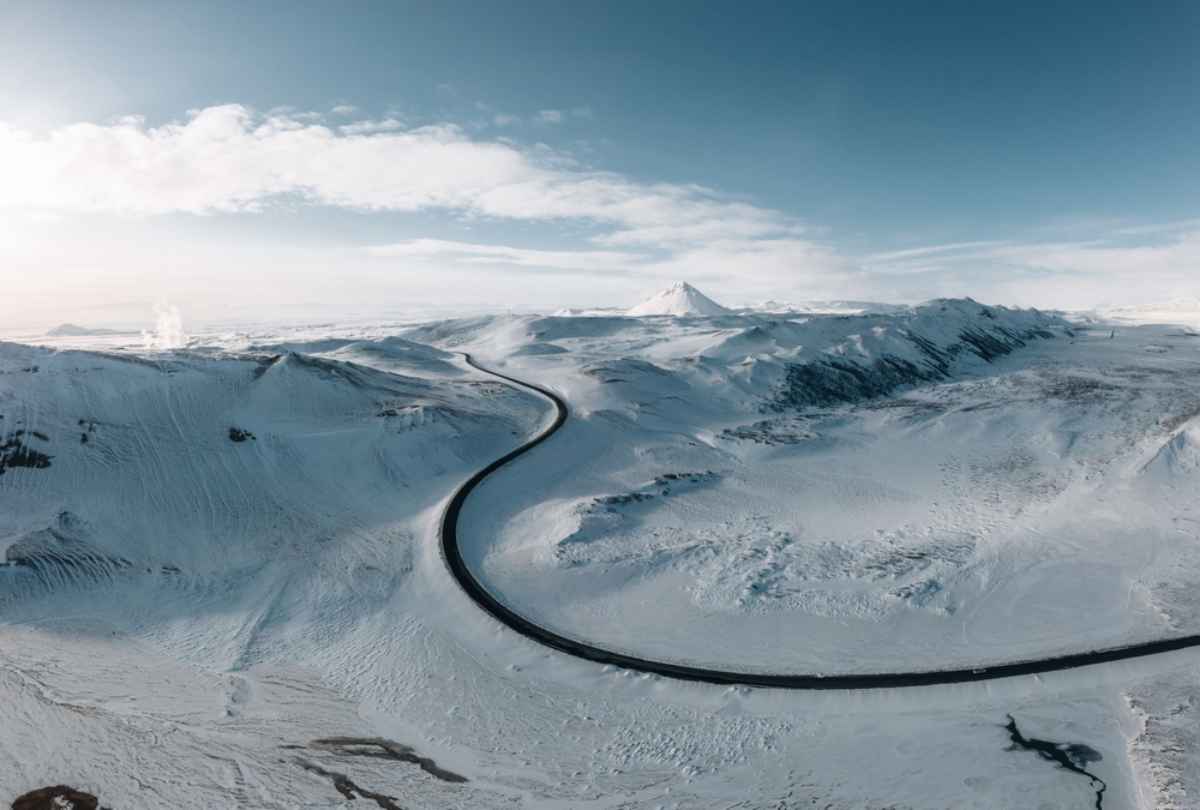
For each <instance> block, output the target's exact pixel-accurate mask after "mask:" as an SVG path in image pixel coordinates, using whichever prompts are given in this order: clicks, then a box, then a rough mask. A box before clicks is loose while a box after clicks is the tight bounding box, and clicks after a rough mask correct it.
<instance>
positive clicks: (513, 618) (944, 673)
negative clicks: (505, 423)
mask: <svg viewBox="0 0 1200 810" xmlns="http://www.w3.org/2000/svg"><path fill="white" fill-rule="evenodd" d="M463 357H464V358H465V360H466V362H467V364H468V365H470V366H471V367H473V368H475V369H478V370H479V371H482V372H484V373H485V374H490V375H492V376H493V377H498V378H500V379H502V380H505V381H506V382H509V383H511V384H512V385H515V386H518V387H520V388H525V389H528V390H530V391H534V392H536V393H538V394H540V395H542V396H543V397H545V398H546V399H548V400H549V401H550V402H551V403H553V405H554V409H555V417H554V421H553V422H551V423H550V424H549V425H548V426H547V427H546V428H545V429H544V430H542V431H541V432H540V433H538V434H537V435H536V436H534V437H533V438H532V439H530V440H529V441H527V442H525V443H524V444H522V445H521V446H520V447H518V448H516V449H515V450H513V451H511V452H509V453H507V454H505V455H504V456H502V457H500V458H498V459H496V460H495V461H493V462H492V463H491V464H489V465H487V466H486V467H484V468H483V469H481V470H479V471H478V472H476V473H475V474H474V475H472V476H471V477H470V478H469V479H467V481H466V482H465V483H463V484H462V486H460V487H459V488H458V489H457V490H456V491H455V493H454V495H453V496H452V497H451V498H450V503H449V505H447V507H446V512H445V514H444V515H443V516H442V527H441V542H442V553H443V556H444V557H445V560H446V565H447V567H448V568H449V569H450V573H451V574H452V575H453V576H454V578H455V579H456V580H457V581H458V584H459V585H460V586H461V587H462V589H463V590H464V591H466V593H467V596H469V597H470V598H471V599H472V600H473V601H474V602H475V603H476V604H477V605H479V606H480V607H481V608H483V609H484V610H485V611H487V612H488V613H490V614H491V615H492V616H493V617H495V618H496V619H497V620H499V621H500V622H501V623H503V624H504V625H506V626H508V627H509V628H510V629H512V630H515V631H517V632H518V633H520V634H521V635H523V636H525V637H526V638H530V639H532V640H534V641H536V642H538V643H539V644H543V645H545V646H547V647H551V648H553V649H555V650H558V651H559V652H563V653H566V654H567V655H573V656H575V657H576V658H584V659H587V660H588V661H594V662H596V663H598V664H608V665H612V666H615V667H621V668H623V669H631V670H636V671H639V672H648V673H652V674H654V675H660V676H662V677H664V678H675V679H678V680H685V681H700V682H703V683H713V684H724V685H739V686H758V687H768V688H773V689H808V690H814V689H895V688H899V687H906V686H937V685H942V684H952V683H971V682H974V681H991V680H996V679H999V678H1013V677H1016V676H1019V675H1039V674H1042V673H1045V672H1058V671H1060V670H1065V669H1075V668H1077V667H1086V666H1093V665H1095V664H1106V663H1111V662H1114V661H1127V660H1129V659H1132V658H1143V657H1145V656H1148V655H1159V654H1161V653H1167V652H1173V651H1176V650H1183V649H1187V648H1190V647H1200V635H1190V636H1178V637H1175V638H1166V639H1159V640H1157V641H1146V642H1142V643H1139V644H1129V645H1125V646H1121V647H1109V648H1106V649H1101V650H1088V651H1086V652H1077V653H1068V654H1065V655H1056V656H1050V657H1047V658H1034V659H1025V660H1020V661H1011V662H1003V663H995V664H983V665H980V666H977V667H971V668H960V669H930V670H918V671H915V672H869V673H846V674H829V675H822V674H817V673H797V674H788V673H766V672H741V671H738V670H728V669H710V668H708V667H696V666H688V665H686V664H677V663H672V662H670V661H656V660H653V659H650V658H642V657H639V656H635V655H628V654H626V653H621V652H616V651H614V650H606V649H604V648H603V647H597V646H596V645H594V644H589V643H587V642H585V641H579V640H576V639H573V638H567V637H566V636H563V635H560V634H558V633H556V632H554V631H553V630H550V629H547V628H545V627H542V626H541V625H539V624H537V623H536V622H534V621H532V620H530V619H528V618H526V617H524V616H522V615H520V614H519V613H517V612H515V611H513V610H512V609H511V608H509V607H507V606H506V605H504V604H503V603H501V602H500V601H499V600H498V599H497V598H496V597H495V596H493V595H492V594H491V593H489V592H488V590H487V589H486V588H484V587H483V585H482V584H481V583H480V582H479V580H478V579H476V577H475V575H474V574H473V573H471V570H470V569H469V568H468V567H467V564H466V562H465V561H464V560H463V557H462V553H461V552H460V551H459V548H458V521H459V516H460V514H461V513H462V508H463V504H464V503H465V502H466V500H467V498H468V497H469V496H470V495H471V493H472V492H473V491H474V490H475V488H476V487H477V486H479V485H480V484H481V483H482V482H483V481H484V479H486V478H487V477H488V476H489V475H491V474H492V473H494V472H495V471H496V470H498V469H500V468H501V467H503V466H504V465H506V464H508V463H509V462H510V461H513V460H514V459H516V458H518V457H520V456H522V455H524V454H525V453H528V452H529V451H530V450H532V449H533V448H535V447H537V446H538V445H539V444H541V443H542V442H544V441H546V439H548V438H550V437H551V436H552V435H553V434H554V433H555V432H556V431H557V430H558V429H559V428H560V427H562V426H563V424H564V423H565V422H566V421H567V416H568V410H567V403H566V402H564V401H563V399H562V397H560V396H558V395H557V394H555V393H554V392H553V391H549V390H547V389H545V388H542V387H541V386H539V385H535V384H533V383H529V382H526V381H524V380H518V379H516V378H515V377H509V376H507V375H505V374H501V373H499V372H497V371H493V370H491V369H488V368H485V367H483V366H481V365H479V364H478V363H476V362H475V361H474V360H473V359H472V358H471V355H469V354H464V355H463Z"/></svg>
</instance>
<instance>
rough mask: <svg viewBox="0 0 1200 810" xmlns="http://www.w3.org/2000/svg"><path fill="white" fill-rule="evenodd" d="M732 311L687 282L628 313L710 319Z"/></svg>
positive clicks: (657, 295) (636, 315)
mask: <svg viewBox="0 0 1200 810" xmlns="http://www.w3.org/2000/svg"><path fill="white" fill-rule="evenodd" d="M729 312H730V310H728V309H726V308H725V307H723V306H721V305H720V304H718V303H717V302H716V301H714V300H712V299H711V298H709V297H708V296H706V295H705V294H704V293H702V292H700V291H699V290H697V289H696V288H695V287H693V286H692V285H691V284H688V283H687V282H685V281H677V282H675V283H674V284H672V285H671V286H670V287H668V288H667V289H665V290H662V291H661V292H658V293H655V294H654V295H652V296H650V297H649V298H647V299H646V300H645V301H643V302H642V303H640V304H638V305H637V306H635V307H631V308H630V309H629V311H628V312H627V313H626V314H628V315H631V316H633V317H635V318H637V317H642V316H645V315H673V316H675V317H677V318H710V317H714V316H717V315H727V314H728V313H729Z"/></svg>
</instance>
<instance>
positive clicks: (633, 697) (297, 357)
mask: <svg viewBox="0 0 1200 810" xmlns="http://www.w3.org/2000/svg"><path fill="white" fill-rule="evenodd" d="M688 315H689V316H687V317H673V318H672V317H658V318H655V317H626V316H624V315H621V314H619V313H613V312H599V311H598V312H593V313H589V315H588V317H581V316H580V314H579V313H572V314H570V315H562V316H543V315H512V314H505V315H485V316H478V317H473V318H465V319H455V320H441V321H431V322H425V323H403V322H395V323H386V324H361V325H355V326H350V325H346V324H312V325H304V326H298V327H294V328H287V329H276V328H267V327H251V328H247V329H240V330H224V331H220V332H213V333H205V332H203V331H193V332H191V333H189V334H188V335H187V339H186V348H184V349H178V350H165V351H164V350H150V349H147V348H145V347H143V346H142V345H140V341H138V340H136V338H135V339H134V342H135V343H137V344H138V345H129V337H128V336H126V337H125V338H121V337H120V336H113V335H97V336H91V338H88V337H87V336H72V337H61V338H45V339H43V342H44V343H45V344H46V345H43V346H31V345H23V344H14V343H5V344H0V415H2V416H3V418H2V419H0V444H5V445H6V446H7V445H8V444H9V443H12V447H14V448H15V447H17V446H18V445H19V447H20V448H23V452H26V453H27V454H28V453H36V454H40V455H44V456H45V457H47V459H48V463H47V464H46V465H45V466H37V465H30V466H25V461H28V459H29V458H33V456H30V455H25V456H21V457H19V458H16V457H14V458H16V461H17V462H19V463H16V464H12V465H9V466H7V467H6V468H5V469H4V471H3V472H2V473H0V559H2V560H5V561H7V564H5V565H0V758H3V759H4V761H5V762H6V763H7V767H6V768H5V769H4V770H3V771H2V772H0V800H3V801H11V799H12V798H14V797H15V796H17V795H19V794H20V793H23V792H25V791H28V790H33V789H35V788H39V787H44V786H46V785H52V784H60V783H61V784H69V785H72V786H74V787H76V788H79V789H82V790H87V791H89V792H92V793H94V794H96V795H97V796H99V797H100V799H101V802H102V803H103V804H104V805H105V806H112V807H120V808H140V807H161V806H173V807H182V808H223V807H230V808H233V807H264V808H291V807H300V806H303V807H331V808H332V807H346V806H374V802H373V801H372V800H371V799H370V798H369V797H368V794H367V793H363V792H359V793H358V794H357V795H358V797H359V798H358V799H356V800H354V801H353V803H352V804H351V801H350V800H349V799H348V798H346V797H345V796H343V795H342V794H341V793H339V791H338V789H337V788H336V787H335V784H334V778H333V777H332V776H331V774H342V775H344V776H345V777H346V778H347V779H348V780H350V782H352V783H353V784H354V785H356V786H357V787H358V788H359V789H361V791H367V792H369V793H370V794H371V795H385V796H391V797H394V801H395V803H396V804H397V805H399V806H403V807H423V808H433V809H434V810H436V809H437V808H454V807H495V808H504V807H514V808H515V807H522V808H533V810H544V809H546V808H577V807H582V808H615V807H630V808H656V807H664V808H710V807H737V806H744V807H777V806H782V807H792V806H810V805H814V804H815V806H820V807H833V808H862V807H890V806H895V807H922V808H924V807H956V808H958V807H968V808H969V807H975V808H1007V807H1014V806H1017V807H1043V806H1044V807H1064V808H1065V807H1092V806H1094V801H1095V795H1096V792H1095V786H1094V785H1092V784H1090V783H1089V781H1088V780H1087V779H1086V778H1083V777H1081V776H1079V775H1078V774H1076V773H1072V772H1070V771H1068V770H1065V769H1063V768H1060V767H1057V766H1056V765H1055V764H1054V763H1052V762H1048V761H1046V760H1043V759H1041V758H1039V756H1038V755H1037V754H1036V753H1034V752H1031V751H1023V750H1008V748H1009V743H1010V735H1009V732H1008V731H1006V729H1005V725H1006V723H1007V722H1008V716H1009V715H1011V716H1012V717H1013V719H1014V720H1015V721H1016V722H1017V723H1018V724H1019V728H1020V732H1021V734H1023V735H1024V737H1026V738H1039V739H1043V740H1052V741H1060V742H1062V743H1063V744H1075V745H1083V746H1087V747H1088V748H1090V749H1094V750H1095V752H1097V753H1098V754H1099V755H1100V757H1102V758H1101V759H1099V760H1095V761H1090V762H1089V763H1088V765H1087V768H1088V770H1089V772H1092V773H1095V774H1096V775H1097V776H1099V777H1100V778H1102V779H1103V780H1104V781H1105V783H1106V784H1107V785H1108V788H1107V791H1106V793H1105V794H1104V807H1106V808H1110V809H1111V808H1120V807H1143V808H1149V807H1155V806H1158V807H1180V808H1182V807H1190V806H1194V805H1195V803H1196V798H1195V797H1196V793H1197V791H1198V790H1200V787H1197V785H1198V784H1200V760H1198V759H1197V753H1196V747H1195V741H1194V739H1193V737H1194V735H1193V734H1192V732H1191V729H1192V728H1193V727H1194V725H1195V722H1194V720H1195V717H1194V715H1195V711H1194V705H1195V703H1196V697H1195V696H1196V694H1197V684H1196V680H1195V676H1194V672H1195V668H1196V663H1197V653H1195V652H1179V653H1172V654H1168V655H1162V656H1156V657H1154V658H1148V659H1140V660H1138V661H1130V662H1125V663H1121V664H1113V665H1105V666H1100V667H1092V668H1088V669H1084V670H1078V671H1071V672H1062V673H1055V674H1052V675H1046V676H1042V677H1038V678H1017V679H1011V680H1004V681H996V682H991V683H988V684H978V685H964V686H961V687H950V688H937V689H932V688H931V689H925V688H922V689H911V690H883V691H879V692H869V693H868V692H862V693H838V692H833V693H828V694H825V693H823V694H803V693H785V692H776V691H771V690H752V689H743V688H720V687H711V686H705V685H699V684H683V683H677V682H672V681H667V680H664V679H660V678H656V677H651V676H645V675H640V674H637V673H631V672H626V671H621V670H614V669H612V668H605V667H598V666H595V665H593V664H590V663H588V662H584V661H578V660H574V659H570V658H567V657H565V656H563V655H560V654H558V653H555V652H552V651H549V650H546V649H543V648H540V647H538V646H537V645H535V644H533V643H532V642H529V641H527V640H525V639H523V638H520V637H516V636H514V634H512V633H510V632H508V631H506V630H505V629H503V628H502V627H500V626H499V625H497V624H496V623H495V622H494V621H492V620H491V619H489V618H488V617H487V616H485V615H482V614H481V612H480V611H479V610H478V609H477V608H476V606H475V605H474V604H473V603H471V602H470V601H469V600H468V599H467V598H466V597H465V596H464V595H463V594H462V593H461V592H460V591H459V589H458V588H457V586H456V585H455V584H454V582H453V581H452V580H451V579H450V577H449V576H448V574H447V572H446V571H445V568H444V565H443V563H442V560H441V558H440V555H439V552H438V546H437V538H436V527H437V524H438V520H439V517H440V511H441V507H442V505H443V504H444V502H445V499H446V498H447V497H448V495H449V493H450V492H451V491H452V490H453V488H454V487H455V485H457V484H458V483H459V482H460V481H462V480H463V479H464V478H465V477H466V476H467V475H469V474H470V472H471V471H473V470H474V469H477V468H478V467H480V466H482V465H483V464H485V463H486V462H487V461H489V460H491V459H492V458H494V457H496V456H498V455H500V454H502V453H503V452H505V451H507V450H508V449H510V448H511V447H513V446H514V445H515V444H517V443H518V442H519V441H520V440H521V438H522V437H524V436H527V435H530V434H531V433H533V432H534V431H535V430H537V429H538V428H539V426H541V425H544V424H545V422H546V420H547V419H548V418H549V416H550V414H549V413H548V410H547V407H546V404H545V402H543V401H542V400H541V399H540V398H538V397H535V396H532V395H530V394H528V393H523V392H520V391H517V390H515V389H513V388H512V387H510V386H507V385H504V384H502V383H500V382H498V381H497V380H495V379H494V378H491V377H488V376H486V375H483V374H480V373H477V372H475V371H474V370H472V369H470V368H468V367H467V366H465V365H464V364H463V362H462V361H461V358H460V357H459V356H458V355H457V354H456V352H463V351H469V352H471V353H472V354H473V355H474V356H476V357H477V359H478V360H479V361H480V362H483V363H484V364H485V365H491V366H493V367H495V368H497V369H498V370H501V371H503V372H504V373H506V374H512V375H514V376H517V377H520V378H525V379H529V380H531V381H536V382H539V383H540V384H544V385H548V386H550V387H552V388H554V389H555V390H557V391H559V392H560V393H561V394H562V395H563V396H564V397H565V398H566V399H567V401H568V402H569V404H570V406H571V410H572V413H571V419H570V420H569V421H568V422H567V424H566V426H565V427H564V428H563V429H562V430H561V431H560V432H559V433H558V434H556V435H555V436H554V437H552V438H551V439H550V440H548V441H547V442H545V443H544V444H543V445H541V446H539V447H538V448H537V449H535V450H534V451H532V452H531V453H530V454H528V455H527V456H525V457H522V458H521V459H520V460H519V461H517V462H515V463H514V464H513V465H512V466H511V467H509V468H506V469H505V470H503V471H501V472H500V473H497V474H496V475H495V476H493V477H491V478H489V479H488V480H487V481H486V482H485V483H484V484H483V485H482V486H481V487H480V489H479V490H478V491H477V492H476V493H475V494H474V495H472V498H471V500H469V501H468V503H467V505H466V508H465V509H464V513H463V523H462V525H461V527H460V539H461V540H462V542H463V544H464V547H463V551H464V554H465V556H466V558H467V560H468V562H469V563H470V564H471V565H472V567H473V569H474V570H475V571H476V572H478V574H479V575H480V576H481V577H482V578H483V580H484V582H485V584H486V586H487V587H488V588H490V589H491V590H493V591H494V592H495V593H497V594H498V595H500V596H502V597H503V599H504V600H505V601H506V603H508V604H510V605H512V606H513V607H514V608H516V609H518V610H519V611H521V612H522V613H524V614H526V615H528V616H530V617H533V618H535V619H537V620H538V621H539V622H544V623H546V624H547V625H549V626H551V627H553V628H555V629H558V630H560V631H561V632H564V633H566V634H568V635H574V636H580V637H583V638H587V639H589V640H593V641H596V642H598V643H604V644H608V645H610V646H613V647H616V648H620V649H623V650H628V651H632V652H636V653H642V654H653V655H654V656H657V657H662V658H668V659H677V660H683V661H695V662H704V663H719V664H721V665H724V666H727V667H730V668H744V669H747V670H763V669H772V668H780V667H782V668H786V669H789V670H794V671H824V672H835V671H837V672H844V671H866V670H878V669H895V668H931V667H935V666H939V665H948V664H952V663H956V662H958V663H965V664H967V665H971V664H974V663H981V662H991V661H996V660H1001V659H1010V658H1014V657H1022V656H1026V655H1040V654H1047V653H1053V652H1061V651H1065V650H1081V649H1088V648H1091V647H1094V646H1105V645H1109V644H1114V643H1120V642H1122V641H1127V640H1140V639H1146V638H1150V637H1159V636H1164V635H1170V634H1174V633H1182V632H1195V627H1196V626H1197V624H1198V623H1200V599H1197V598H1196V596H1195V593H1194V591H1195V587H1194V583H1195V582H1196V578H1197V574H1198V573H1200V554H1198V553H1197V552H1196V551H1195V550H1194V546H1195V539H1196V526H1197V525H1198V524H1197V521H1198V520H1200V516H1198V515H1197V514H1196V507H1195V505H1194V500H1195V498H1194V493H1195V487H1196V476H1197V474H1198V471H1200V342H1197V341H1196V339H1195V338H1193V337H1189V336H1188V333H1187V332H1186V331H1184V330H1181V329H1180V328H1179V327H1178V326H1175V325H1165V326H1164V325H1154V324H1146V325H1137V324H1133V323H1131V322H1123V323H1121V324H1118V325H1116V326H1114V325H1113V324H1111V323H1109V322H1103V323H1100V322H1098V321H1093V322H1091V323H1082V324H1080V323H1079V322H1077V321H1068V320H1064V319H1063V318H1061V317H1058V316H1057V315H1055V314H1053V313H1042V312H1037V311H1032V310H1014V309H1005V308H1003V307H989V306H985V305H983V304H980V303H977V302H974V301H970V300H939V301H933V302H929V303H927V304H924V305H921V306H916V307H908V306H897V307H870V308H863V309H862V311H860V312H857V313H855V314H847V313H846V312H842V311H839V312H836V313H835V314H823V313H821V312H818V311H815V310H810V311H807V312H805V313H798V312H797V310H795V309H792V308H788V309H787V310H786V311H778V312H776V311H771V312H765V311H759V310H742V311H739V312H729V311H722V312H720V313H716V314H707V315H705V316H702V317H701V316H695V313H688ZM1114 330H1115V331H1114ZM89 339H90V340H91V343H90V345H89V344H88V343H87V341H88V340H89ZM232 429H236V431H237V433H234V432H233V430H232ZM18 432H19V435H18ZM235 436H237V437H239V438H237V439H235V438H234V437H235ZM43 437H44V438H43ZM4 452H5V453H11V452H12V450H11V448H10V450H6V451H4ZM5 457H6V458H7V457H8V456H5ZM331 738H352V739H356V740H367V741H370V740H377V739H379V738H383V739H385V740H387V741H389V742H388V745H391V746H393V749H395V750H400V749H398V748H396V746H408V747H411V748H412V749H413V750H414V751H415V755H416V756H419V757H428V758H431V759H432V760H433V761H434V762H435V763H436V766H437V768H440V769H444V770H447V771H451V772H453V773H456V774H461V775H463V776H464V777H466V778H467V780H468V781H467V782H453V781H445V780H443V779H441V778H438V777H437V776H436V775H434V774H432V773H431V772H429V771H428V770H426V769H423V768H422V767H420V766H419V765H417V764H414V763H413V762H411V761H404V760H396V759H389V758H386V757H384V756H375V755H371V754H370V753H367V754H364V753H362V751H361V749H362V748H363V746H358V748H355V747H354V746H348V745H345V744H341V743H336V742H330V739H331ZM372 746H374V747H372ZM366 748H367V749H368V751H369V752H379V751H386V750H393V749H385V748H382V747H379V745H377V744H374V743H370V744H367V745H366ZM1079 750H1083V749H1079ZM863 762H870V763H871V768H869V769H864V768H863V767H862V763H863Z"/></svg>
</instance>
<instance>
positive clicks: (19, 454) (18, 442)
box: [0, 430, 53, 475]
mask: <svg viewBox="0 0 1200 810" xmlns="http://www.w3.org/2000/svg"><path fill="white" fill-rule="evenodd" d="M34 435H35V436H36V437H37V438H39V439H41V440H42V441H50V438H49V437H48V436H46V434H44V433H36V432H35V433H34ZM24 436H25V431H23V430H18V431H16V432H15V433H11V434H9V435H7V436H5V437H4V438H3V439H0V475H4V471H5V470H7V469H9V468H10V467H27V468H29V469H33V470H44V469H46V468H47V467H49V466H50V459H51V458H53V456H49V455H47V454H45V453H43V452H41V451H40V450H35V449H34V448H32V447H30V446H29V445H27V444H25V442H24Z"/></svg>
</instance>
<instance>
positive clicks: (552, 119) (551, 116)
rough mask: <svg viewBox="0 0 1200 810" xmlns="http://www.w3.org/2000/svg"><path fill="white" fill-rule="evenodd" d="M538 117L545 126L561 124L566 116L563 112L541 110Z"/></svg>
mask: <svg viewBox="0 0 1200 810" xmlns="http://www.w3.org/2000/svg"><path fill="white" fill-rule="evenodd" d="M537 117H538V120H539V121H541V122H542V123H543V124H561V123H562V122H563V118H565V117H566V116H564V115H563V112H562V110H539V111H538V114H537Z"/></svg>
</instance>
